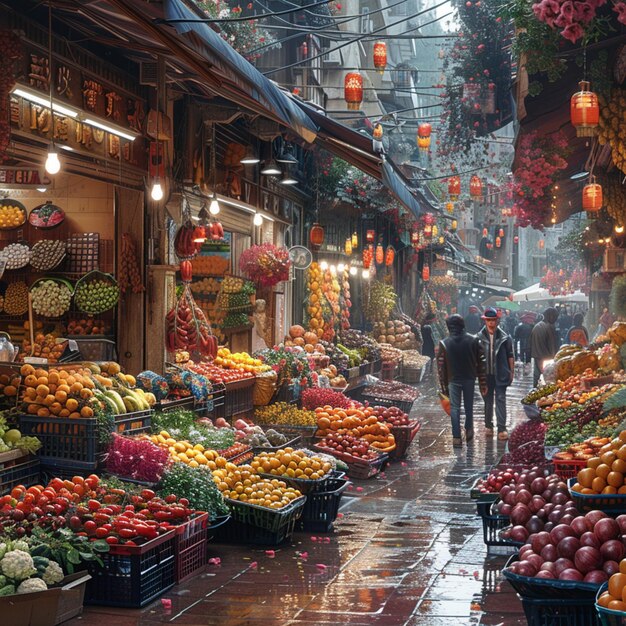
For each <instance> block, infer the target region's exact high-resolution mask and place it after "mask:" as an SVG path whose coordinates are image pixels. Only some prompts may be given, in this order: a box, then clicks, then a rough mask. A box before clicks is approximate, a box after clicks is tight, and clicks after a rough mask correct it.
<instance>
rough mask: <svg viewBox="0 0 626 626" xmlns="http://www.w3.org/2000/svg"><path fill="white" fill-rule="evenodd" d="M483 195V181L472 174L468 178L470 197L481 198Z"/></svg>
mask: <svg viewBox="0 0 626 626" xmlns="http://www.w3.org/2000/svg"><path fill="white" fill-rule="evenodd" d="M482 195H483V181H482V180H480V178H478V176H472V177H471V178H470V196H471V197H472V198H482Z"/></svg>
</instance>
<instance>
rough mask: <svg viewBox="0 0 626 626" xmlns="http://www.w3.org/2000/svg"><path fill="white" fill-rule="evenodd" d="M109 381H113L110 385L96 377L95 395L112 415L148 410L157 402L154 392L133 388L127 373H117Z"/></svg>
mask: <svg viewBox="0 0 626 626" xmlns="http://www.w3.org/2000/svg"><path fill="white" fill-rule="evenodd" d="M108 381H110V382H111V385H110V386H109V385H105V384H103V382H102V381H101V380H99V379H98V378H95V384H96V388H95V390H94V396H95V397H96V398H97V399H98V400H99V401H100V402H101V403H102V404H103V405H104V406H105V407H106V409H107V412H109V413H111V414H112V415H123V414H125V413H136V412H138V411H148V410H149V409H150V408H151V407H152V406H153V405H154V404H156V397H155V396H154V394H152V393H147V392H145V391H144V390H143V389H139V388H131V385H130V382H129V380H128V377H127V376H126V375H125V374H122V373H117V374H116V375H115V376H112V377H111V378H109V379H108Z"/></svg>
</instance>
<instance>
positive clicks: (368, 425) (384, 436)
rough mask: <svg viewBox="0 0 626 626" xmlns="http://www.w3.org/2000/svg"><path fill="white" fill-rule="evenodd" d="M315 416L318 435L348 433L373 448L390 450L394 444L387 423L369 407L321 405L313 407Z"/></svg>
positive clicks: (394, 441) (393, 438)
mask: <svg viewBox="0 0 626 626" xmlns="http://www.w3.org/2000/svg"><path fill="white" fill-rule="evenodd" d="M315 414H316V416H317V427H318V430H317V433H316V436H318V437H325V436H326V435H328V434H329V433H331V432H334V431H337V432H339V433H341V434H349V435H353V436H354V437H361V438H362V439H365V440H366V441H367V442H368V443H369V444H370V445H371V446H372V447H373V448H377V449H378V450H390V449H393V448H394V447H395V445H396V440H395V437H394V436H393V435H392V434H391V428H390V427H389V425H388V424H386V423H385V422H383V421H380V420H379V419H378V417H377V416H376V414H375V412H374V410H373V409H372V408H371V407H364V408H361V409H359V408H356V407H353V408H349V409H341V408H333V407H331V406H323V407H318V408H317V409H315Z"/></svg>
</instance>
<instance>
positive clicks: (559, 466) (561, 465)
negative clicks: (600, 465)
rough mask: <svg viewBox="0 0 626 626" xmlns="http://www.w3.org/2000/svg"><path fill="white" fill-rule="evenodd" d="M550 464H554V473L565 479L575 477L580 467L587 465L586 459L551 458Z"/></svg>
mask: <svg viewBox="0 0 626 626" xmlns="http://www.w3.org/2000/svg"><path fill="white" fill-rule="evenodd" d="M552 465H554V473H555V474H556V475H557V476H558V477H559V478H560V479H561V480H567V479H568V478H575V477H576V476H577V475H578V472H579V471H580V470H581V469H583V468H585V467H587V461H583V460H578V459H575V460H574V459H573V460H571V461H563V460H557V459H554V458H553V459H552Z"/></svg>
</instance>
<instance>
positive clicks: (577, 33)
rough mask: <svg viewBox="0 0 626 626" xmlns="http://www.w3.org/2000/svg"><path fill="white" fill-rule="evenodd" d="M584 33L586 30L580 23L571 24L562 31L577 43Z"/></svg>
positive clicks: (565, 36)
mask: <svg viewBox="0 0 626 626" xmlns="http://www.w3.org/2000/svg"><path fill="white" fill-rule="evenodd" d="M618 19H619V18H618ZM584 34H585V31H583V29H582V27H581V26H580V24H570V25H569V26H567V27H566V28H564V29H563V30H562V31H561V35H562V36H563V37H564V38H565V39H568V40H569V41H571V42H572V43H576V42H577V41H578V40H579V39H580V38H581V37H582V36H583V35H584Z"/></svg>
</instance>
